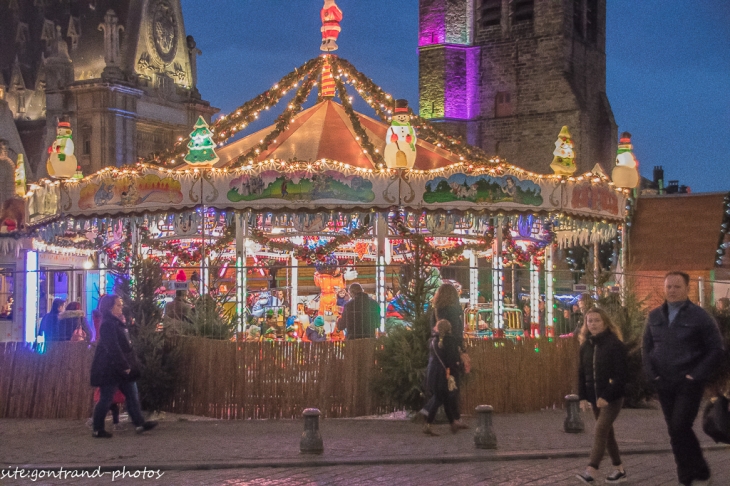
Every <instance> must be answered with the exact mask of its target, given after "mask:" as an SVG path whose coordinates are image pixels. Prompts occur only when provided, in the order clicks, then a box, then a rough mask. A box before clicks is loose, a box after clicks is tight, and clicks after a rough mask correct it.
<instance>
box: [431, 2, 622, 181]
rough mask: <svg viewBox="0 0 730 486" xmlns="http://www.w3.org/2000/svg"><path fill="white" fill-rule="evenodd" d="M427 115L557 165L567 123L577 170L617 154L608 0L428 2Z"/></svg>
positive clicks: (493, 149)
mask: <svg viewBox="0 0 730 486" xmlns="http://www.w3.org/2000/svg"><path fill="white" fill-rule="evenodd" d="M419 8H420V10H419V14H420V18H419V90H420V114H421V116H423V117H425V118H428V119H430V120H431V121H435V122H439V123H441V124H442V126H443V127H444V129H445V130H447V131H449V132H452V133H456V134H459V135H461V136H463V137H464V138H466V139H467V141H468V142H470V143H472V144H474V145H478V146H481V147H482V148H483V149H484V150H485V151H486V152H488V153H490V154H495V155H499V156H501V157H503V158H506V159H507V160H508V161H510V162H512V163H514V164H516V165H518V166H520V167H523V168H525V169H529V170H532V171H534V172H538V173H547V172H550V169H549V164H550V162H551V160H552V157H553V156H552V151H553V150H554V147H555V146H554V143H555V141H556V140H557V138H558V133H559V132H560V129H561V127H562V126H563V125H568V127H569V128H570V132H571V134H572V136H573V140H574V142H575V149H576V154H577V159H576V163H577V165H578V171H579V172H586V171H589V170H591V168H592V167H593V166H594V165H595V164H596V163H600V164H601V165H602V167H603V169H604V170H605V171H606V173H610V168H611V167H612V165H613V161H614V159H615V155H616V139H617V127H616V122H615V121H614V118H613V113H612V111H611V106H610V104H609V101H608V98H607V96H606V0H549V1H548V0H420V1H419Z"/></svg>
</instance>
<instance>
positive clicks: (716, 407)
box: [702, 395, 730, 444]
mask: <svg viewBox="0 0 730 486" xmlns="http://www.w3.org/2000/svg"><path fill="white" fill-rule="evenodd" d="M702 430H704V431H705V434H707V435H709V436H710V437H712V439H713V440H714V441H715V442H724V443H725V444H730V410H728V399H727V397H725V396H724V395H719V396H718V397H717V398H714V399H712V401H710V402H709V403H707V405H705V409H704V411H703V412H702Z"/></svg>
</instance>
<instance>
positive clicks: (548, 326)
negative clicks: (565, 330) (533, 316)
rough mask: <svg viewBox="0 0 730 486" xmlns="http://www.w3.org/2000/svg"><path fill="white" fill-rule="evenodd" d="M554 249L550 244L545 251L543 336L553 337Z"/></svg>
mask: <svg viewBox="0 0 730 486" xmlns="http://www.w3.org/2000/svg"><path fill="white" fill-rule="evenodd" d="M554 252H555V248H554V247H553V245H552V243H551V244H549V245H548V247H547V248H546V249H545V334H547V336H548V337H553V336H554V335H555V328H554V326H555V302H554V301H555V294H554V288H555V287H554V286H555V277H554V275H553V269H554V265H553V259H554V257H555V254H554Z"/></svg>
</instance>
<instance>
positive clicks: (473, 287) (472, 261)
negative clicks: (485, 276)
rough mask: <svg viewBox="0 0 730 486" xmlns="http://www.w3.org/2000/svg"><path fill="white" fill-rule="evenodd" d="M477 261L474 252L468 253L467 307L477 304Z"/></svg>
mask: <svg viewBox="0 0 730 486" xmlns="http://www.w3.org/2000/svg"><path fill="white" fill-rule="evenodd" d="M478 265H479V259H478V258H477V253H476V252H475V251H470V252H469V306H470V307H476V305H477V304H478V303H479V268H478Z"/></svg>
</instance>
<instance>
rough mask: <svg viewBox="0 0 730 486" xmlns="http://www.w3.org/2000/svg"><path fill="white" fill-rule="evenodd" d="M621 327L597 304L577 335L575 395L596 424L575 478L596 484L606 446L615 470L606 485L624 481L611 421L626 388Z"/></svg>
mask: <svg viewBox="0 0 730 486" xmlns="http://www.w3.org/2000/svg"><path fill="white" fill-rule="evenodd" d="M622 339H623V337H622V335H621V330H620V329H619V328H618V327H617V326H616V324H614V322H613V321H612V320H611V317H610V316H609V315H608V314H607V313H606V311H604V310H603V309H601V308H599V307H593V308H591V309H589V310H588V311H587V312H586V313H585V316H584V318H583V327H582V328H581V330H580V332H579V334H578V341H579V342H580V365H579V367H578V394H579V396H580V398H581V400H587V401H588V402H590V404H591V407H592V409H593V415H594V416H595V417H596V427H595V431H594V437H593V447H592V449H591V455H590V459H589V461H588V467H587V468H586V470H585V472H583V473H580V474H576V477H577V478H578V479H579V480H580V481H581V482H583V483H585V484H595V482H596V480H595V478H596V476H597V474H598V467H599V466H600V464H601V459H602V458H603V454H604V452H605V451H606V449H608V454H609V456H610V457H611V461H612V462H613V466H614V468H615V470H614V471H613V473H611V474H610V475H608V476H607V477H606V483H607V484H615V483H620V482H623V481H626V471H625V469H624V467H623V464H622V463H621V456H620V454H619V450H618V443H617V442H616V437H615V435H614V430H613V423H614V421H615V420H616V418H617V417H618V414H619V412H620V411H621V407H622V406H623V403H624V395H625V387H626V375H627V369H626V358H627V351H626V346H625V345H624V343H623V342H622Z"/></svg>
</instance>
